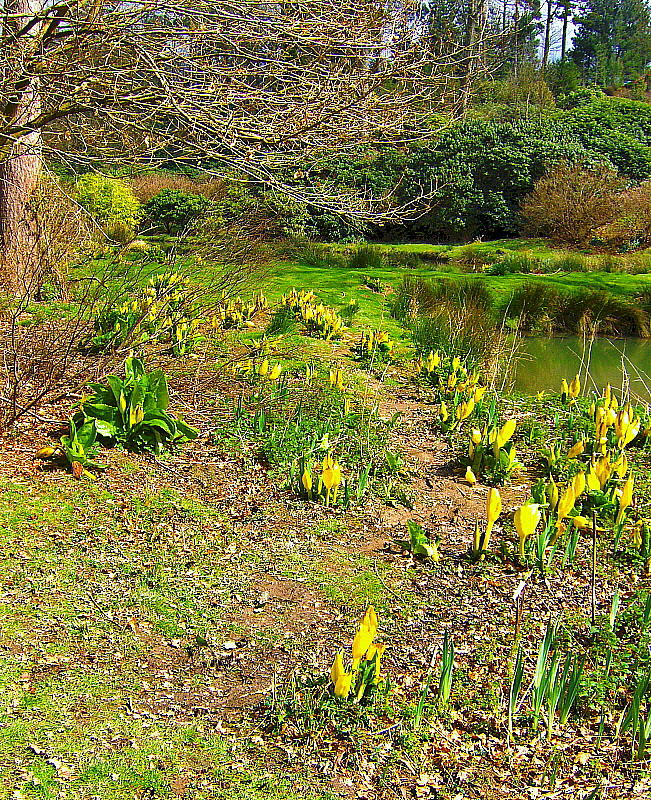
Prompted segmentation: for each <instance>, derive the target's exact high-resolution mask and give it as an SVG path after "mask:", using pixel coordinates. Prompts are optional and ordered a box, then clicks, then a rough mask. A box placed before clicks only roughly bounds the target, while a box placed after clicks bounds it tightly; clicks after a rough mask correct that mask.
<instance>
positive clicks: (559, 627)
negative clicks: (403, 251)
mask: <svg viewBox="0 0 651 800" xmlns="http://www.w3.org/2000/svg"><path fill="white" fill-rule="evenodd" d="M446 266H447V265H446ZM418 270H421V268H416V270H411V269H409V270H405V269H404V268H386V269H381V270H380V272H381V277H382V279H383V280H386V282H387V283H391V282H392V281H393V280H396V281H397V282H398V283H399V281H400V279H401V275H402V274H403V273H404V272H405V271H407V272H408V274H414V272H415V271H418ZM438 272H439V273H440V274H441V275H448V274H449V273H446V272H445V271H444V270H442V269H440V270H438ZM418 274H421V273H418ZM459 275H461V272H459ZM422 276H423V277H431V273H430V270H429V269H422ZM471 277H472V276H471ZM542 277H543V276H541V278H542ZM545 277H546V276H545ZM582 277H584V276H582ZM585 277H590V276H585ZM613 277H614V278H623V277H629V276H619V275H616V276H613ZM472 279H473V280H483V281H485V282H486V283H487V284H488V282H489V281H491V280H493V279H492V278H489V277H481V276H475V277H473V278H472ZM511 279H512V277H509V280H511ZM272 280H273V281H274V283H273V285H272V283H271V281H272ZM494 280H495V281H500V280H502V278H499V277H496V278H494ZM291 287H295V288H297V289H310V288H311V289H314V290H315V291H316V292H317V293H318V299H319V300H321V301H326V302H328V303H330V304H331V305H332V306H333V307H334V308H340V307H341V306H342V305H344V304H345V303H347V302H348V300H350V299H351V298H352V299H358V300H359V302H360V309H359V312H358V313H357V314H355V315H353V317H352V320H351V323H350V326H349V327H346V328H345V329H343V330H341V331H338V332H336V333H337V335H336V336H333V337H332V338H329V339H326V338H323V330H322V329H320V328H318V327H314V326H313V327H312V328H311V329H310V323H311V322H312V316H311V312H312V311H314V310H315V307H316V306H317V305H318V301H317V300H305V299H304V300H303V301H301V302H299V301H296V302H294V301H292V302H291V303H290V304H289V305H286V306H285V308H284V309H282V313H283V315H284V318H285V320H287V319H288V318H289V317H292V324H291V325H288V326H287V328H281V329H278V330H276V332H275V333H272V334H269V333H268V331H269V329H270V323H272V321H273V320H274V319H275V318H276V319H277V314H278V312H279V309H278V308H277V307H276V306H275V304H274V303H275V301H276V300H277V299H278V298H279V297H280V296H281V295H282V294H283V293H285V292H286V291H287V290H288V289H289V288H291ZM262 288H263V291H264V292H265V294H266V295H267V299H268V301H269V306H268V307H267V306H261V307H260V310H259V312H257V313H256V314H255V315H254V316H253V317H252V319H251V320H248V322H244V321H242V322H241V324H239V326H237V325H234V326H233V327H231V328H228V329H225V330H223V329H221V328H219V327H215V328H213V327H212V326H211V325H208V324H205V323H201V325H200V328H199V330H200V332H201V338H200V339H198V340H197V342H196V344H195V346H194V348H193V349H192V350H191V351H189V352H187V353H183V354H181V355H175V354H174V353H170V352H166V353H163V354H161V352H160V348H156V347H155V346H154V345H146V344H145V345H142V348H143V349H144V351H145V352H144V355H145V356H146V357H147V360H148V362H149V363H154V359H155V363H157V364H159V365H161V366H162V367H163V368H164V370H165V372H166V374H167V375H168V377H169V380H170V395H171V405H170V411H171V412H172V413H174V414H175V415H181V416H182V417H183V418H184V419H185V420H186V422H187V423H189V424H191V425H193V426H195V427H196V428H197V429H198V430H199V437H198V438H197V439H195V440H193V441H190V442H186V443H185V444H182V445H181V446H178V447H174V448H171V449H170V450H168V451H165V452H163V453H158V454H155V453H132V452H127V451H126V450H125V449H122V448H120V447H111V448H109V447H104V446H103V447H102V448H101V449H100V453H99V455H98V458H99V459H100V460H101V461H102V462H103V463H105V464H106V466H107V468H106V469H105V470H95V471H94V474H95V478H94V479H90V478H89V477H88V476H83V475H82V477H81V478H79V479H75V477H73V474H74V473H73V471H72V470H71V469H70V465H68V466H67V465H66V463H65V462H63V461H61V460H59V461H56V460H54V459H50V458H47V460H40V459H37V458H36V457H35V452H36V450H37V449H38V448H40V447H42V445H43V444H46V443H54V444H56V443H57V442H58V437H59V436H60V435H61V431H62V425H63V423H64V422H65V420H66V419H67V417H68V415H69V413H70V411H71V407H72V406H73V405H74V404H75V403H77V402H78V400H79V395H78V394H76V392H75V388H74V387H73V386H66V387H65V391H64V392H62V393H60V394H59V395H57V396H56V397H54V398H53V399H52V401H51V402H50V403H48V404H43V406H42V407H41V406H39V407H38V411H37V416H36V417H33V416H25V417H23V418H22V419H21V420H19V422H18V423H17V425H16V426H14V427H13V428H12V429H11V430H10V431H8V432H6V433H5V435H4V436H3V437H2V439H1V440H0V447H1V449H2V456H3V457H2V459H1V460H0V463H1V465H2V467H1V469H0V554H1V558H2V566H3V572H2V579H1V581H0V586H1V591H2V598H1V603H0V685H1V686H2V688H3V690H4V695H5V703H4V704H3V706H2V707H0V720H1V723H2V727H1V730H2V733H1V735H0V756H1V758H0V764H1V766H0V796H7V797H8V798H9V797H12V798H16V799H17V800H18V798H27V800H54V798H71V799H72V798H75V800H78V799H79V800H91V799H92V800H95V799H96V798H99V800H134V798H137V800H147V799H150V798H170V797H186V798H193V800H194V798H197V800H221V799H222V798H223V800H227V798H236V800H240V799H241V800H244V799H245V798H247V800H248V799H249V798H252V800H265V799H266V800H297V798H299V797H303V798H306V799H308V800H332V799H333V798H342V799H343V798H349V797H351V796H356V797H365V798H368V799H369V800H390V799H391V800H393V798H395V797H396V796H398V797H405V796H406V797H425V798H428V797H429V798H440V800H455V799H456V798H459V797H464V798H469V800H502V798H505V797H506V796H507V795H505V790H504V787H505V785H506V784H507V783H508V787H509V788H508V792H509V793H508V797H509V798H513V799H514V800H525V798H531V797H532V796H535V795H539V796H540V795H544V794H545V793H547V794H549V793H560V792H562V793H565V794H567V795H571V796H575V797H577V798H589V797H593V798H596V797H598V796H599V792H600V791H601V789H602V788H603V787H604V781H606V780H607V786H606V794H604V795H603V796H604V797H608V798H609V800H614V799H615V798H617V800H624V798H629V797H630V796H632V793H633V792H634V793H636V794H637V795H640V796H644V792H646V791H647V788H646V787H647V786H648V763H649V748H648V744H647V738H645V734H644V731H645V730H646V728H647V726H648V725H651V723H649V722H648V720H649V719H651V686H650V685H649V684H648V682H647V684H646V685H645V683H644V681H645V676H646V675H647V674H648V670H649V668H650V667H651V662H650V661H649V649H648V644H649V641H650V637H651V599H650V598H651V580H650V578H649V574H650V571H651V532H650V531H649V530H648V527H649V526H648V520H649V518H650V517H651V482H650V479H649V475H650V472H649V469H650V467H651V460H650V452H651V451H650V449H649V447H650V444H649V441H650V440H651V430H650V429H651V419H649V416H648V411H647V410H646V409H644V408H631V409H625V410H626V418H625V417H624V415H623V412H622V411H621V409H622V406H623V405H624V401H625V399H626V398H625V396H621V394H620V392H619V391H618V392H617V396H618V397H619V400H618V402H617V403H614V402H613V400H612V396H611V397H609V398H607V397H601V398H599V397H595V396H593V395H591V394H590V393H589V392H588V391H587V390H586V388H585V386H580V387H577V386H576V385H575V384H573V383H570V385H569V386H568V387H566V389H565V390H564V391H563V396H562V395H561V393H560V391H559V390H560V388H561V387H558V389H556V388H555V389H554V390H553V391H550V392H546V393H544V394H542V395H541V396H539V397H536V396H533V397H529V398H519V397H512V396H508V395H504V394H501V393H495V392H492V391H491V390H490V389H486V388H485V386H486V382H485V378H486V376H484V375H481V374H476V373H475V365H474V364H473V365H472V366H471V365H470V363H464V362H463V360H459V361H458V362H457V361H455V360H454V359H453V358H452V357H451V355H452V354H451V353H448V352H445V351H442V352H441V353H440V354H439V356H440V360H438V361H437V359H435V358H432V360H430V361H428V360H427V358H425V359H423V360H422V361H420V362H419V361H417V360H415V359H414V357H413V351H412V350H411V349H409V348H407V347H404V348H399V347H397V348H394V349H393V350H392V349H391V347H390V346H389V345H388V344H387V343H386V342H385V341H384V340H377V341H376V343H375V345H374V346H373V347H371V349H370V351H369V350H368V349H366V350H364V349H363V348H361V349H360V348H357V349H352V348H353V347H354V346H355V345H356V344H358V343H359V340H360V337H361V335H362V332H363V330H364V329H365V328H366V326H367V325H369V324H372V325H373V326H374V327H382V328H385V329H390V330H392V331H394V330H395V331H396V336H397V335H398V334H399V333H400V330H401V329H400V325H399V322H398V320H397V319H396V318H394V317H391V318H389V317H388V316H387V310H386V305H385V297H384V296H383V295H382V294H381V293H377V292H373V291H372V290H371V289H369V288H365V287H363V286H362V283H361V277H360V276H359V275H358V274H356V273H355V274H351V270H348V271H347V272H344V271H343V270H342V271H341V272H335V273H333V272H332V271H331V268H328V267H320V268H317V267H314V266H311V267H310V266H309V265H306V264H301V263H298V262H295V261H293V262H291V263H287V270H286V271H283V272H281V271H280V270H278V271H276V272H274V273H273V277H272V278H270V279H268V280H267V285H266V286H264V287H262ZM393 288H394V290H395V288H396V285H395V284H394V285H393ZM387 296H388V297H391V296H392V294H391V293H390V292H389V291H388V290H387ZM48 308H49V310H50V312H54V311H55V310H56V306H54V305H52V306H51V307H50V306H48ZM307 312H310V313H307ZM187 313H190V311H189V309H188V310H187ZM52 318H55V317H54V316H53V313H50V314H43V316H42V317H40V318H37V319H35V320H33V321H32V325H33V326H35V327H36V326H38V325H39V324H41V322H40V321H39V320H41V321H42V320H51V319H52ZM249 323H250V324H249ZM265 332H267V333H266V334H265ZM400 335H401V336H402V337H403V341H404V342H405V343H407V342H411V335H410V334H407V333H406V332H404V331H403V332H402V333H400ZM84 357H85V358H88V359H92V358H93V357H94V356H93V354H92V353H90V354H89V353H86V354H85V355H84ZM435 362H436V363H435ZM274 367H279V370H278V371H277V372H275V373H274V371H273V370H274ZM116 371H120V367H119V366H116ZM103 377H104V376H102V379H103ZM566 377H567V379H568V381H570V380H571V378H572V377H573V376H571V375H568V376H566ZM570 388H571V391H570ZM471 398H472V403H471V402H469V401H470V399H471ZM593 404H595V405H596V406H600V407H602V408H603V409H604V411H606V410H607V411H608V412H610V411H612V412H613V413H612V414H610V413H609V415H608V418H607V419H608V424H607V426H606V429H605V430H601V429H600V428H598V424H597V423H596V422H595V420H597V419H598V418H599V419H601V418H600V417H599V415H598V414H597V413H596V410H595V408H593V407H592V406H593ZM606 405H607V408H606ZM620 414H621V415H620ZM57 423H58V424H57ZM477 431H478V432H479V434H477ZM579 444H580V445H581V446H580V447H579V446H577V445H579ZM473 448H474V449H473ZM604 449H605V451H606V452H605V453H604V452H603V450H604ZM622 454H623V455H624V456H625V458H623V457H622ZM328 457H330V458H332V459H333V463H331V464H330V466H328V463H329V462H328V461H327V459H328ZM335 461H336V469H337V470H339V473H338V474H339V483H337V484H336V485H335V483H336V481H334V470H335V466H334V462H335ZM469 468H470V470H471V472H472V476H469V474H468V469H469ZM328 470H330V472H328ZM593 473H594V474H593ZM606 473H607V474H606ZM581 474H583V475H584V477H585V479H586V481H587V480H588V479H589V480H590V485H589V486H587V488H586V487H585V486H584V487H583V488H582V491H580V492H579V491H578V489H577V491H576V493H575V494H573V495H572V496H571V497H569V495H567V493H568V491H569V488H570V486H572V487H574V486H575V485H576V484H575V480H578V481H579V482H580V480H581V479H580V478H579V479H577V476H580V475H581ZM324 476H325V477H324ZM629 480H630V481H631V483H630V484H629V483H628V481H629ZM326 481H327V482H331V481H333V483H331V487H332V486H334V490H333V491H331V487H329V486H327V485H326ZM595 481H596V482H595ZM627 486H628V488H627ZM629 489H630V493H629V494H626V493H625V492H627V493H628V492H629ZM496 490H497V491H499V493H500V494H499V498H500V507H499V508H497V506H496V505H495V502H494V501H495V498H496V494H495V491H496ZM629 495H630V496H629ZM563 498H566V499H565V500H563ZM568 498H569V499H568ZM627 498H628V499H627ZM570 499H571V500H572V502H571V503H570V502H569V500H570ZM529 500H533V501H534V504H535V505H536V506H537V510H538V511H540V518H539V519H538V522H537V525H536V526H535V528H534V529H533V530H530V531H529V533H528V535H527V536H524V537H523V536H521V535H520V530H519V528H518V527H517V525H516V523H515V516H514V512H516V511H517V510H518V509H520V508H521V507H522V506H523V504H525V503H526V502H527V501H529ZM561 502H562V503H563V505H561ZM593 513H594V514H595V519H596V522H597V530H596V533H597V535H596V537H594V539H593V536H592V531H591V530H590V523H591V521H592V518H593V516H592V515H593ZM491 520H492V521H491ZM584 520H587V526H586V524H584ZM489 526H490V528H489ZM479 534H480V536H479V537H478V535H479ZM593 565H594V572H593ZM514 598H515V599H514ZM369 604H372V605H373V606H374V607H375V609H376V611H377V615H378V618H379V631H378V632H377V633H376V635H377V641H378V642H381V643H383V644H386V652H385V653H384V655H382V661H381V665H380V666H381V669H380V677H379V679H378V680H379V683H378V684H377V685H375V684H371V688H370V690H369V692H368V693H362V701H361V702H355V701H354V700H353V696H352V695H348V697H347V698H345V697H337V696H336V684H334V683H332V681H331V667H332V665H333V661H334V659H335V656H336V654H337V653H338V652H339V651H342V652H343V664H344V667H345V669H348V668H351V669H352V665H351V656H352V654H353V653H352V651H351V646H352V643H353V641H354V640H355V639H354V637H356V632H357V631H358V626H359V621H360V619H361V618H362V617H363V615H364V612H365V611H366V609H367V607H368V605H369ZM550 620H551V622H552V623H553V629H550V628H549V627H548V623H549V622H550ZM546 631H547V632H548V637H549V641H550V643H551V644H550V650H549V652H548V653H547V656H546V657H545V658H544V659H542V662H541V663H542V664H543V666H544V668H545V670H546V672H545V673H544V675H543V676H542V677H544V676H545V675H547V677H549V674H550V672H549V671H550V670H552V669H553V670H556V671H558V670H560V672H561V673H562V674H565V673H567V674H569V671H570V668H571V669H572V670H574V671H575V675H576V674H578V678H576V686H577V691H576V693H574V694H572V693H571V692H570V695H571V696H570V695H568V684H567V680H564V681H561V678H559V684H558V685H562V687H563V689H562V693H561V696H560V697H555V695H554V693H553V692H550V691H547V690H545V691H546V693H542V690H541V692H539V693H538V694H536V692H535V691H534V688H533V687H535V680H536V679H535V678H534V676H535V674H536V673H535V670H536V663H537V662H538V661H539V659H540V658H541V656H539V654H540V652H541V643H542V642H544V641H545V639H544V636H545V632H546ZM361 638H363V637H361ZM357 641H358V646H361V645H359V641H360V640H359V639H357ZM451 643H452V644H453V646H454V653H453V654H452V656H451V653H452V650H451ZM365 653H366V654H367V655H368V653H369V651H368V650H365ZM568 658H570V660H569V661H568ZM361 663H363V664H367V662H366V661H363V662H361ZM376 664H377V662H376ZM520 670H521V672H520ZM576 670H579V672H578V673H576ZM351 674H352V673H351ZM357 674H358V672H355V675H357ZM369 674H370V673H369ZM373 674H375V673H374V670H373ZM554 674H558V673H557V672H555V673H554ZM517 675H521V681H520V683H519V684H518V686H516V687H515V688H514V676H517ZM356 680H357V678H356ZM545 685H547V686H556V683H555V682H554V681H551V683H550V682H549V681H547V683H546V684H545ZM640 687H642V688H640ZM344 694H345V693H344ZM636 697H637V700H636V699H635V698H636ZM510 698H511V699H510ZM513 698H515V699H513ZM534 698H537V699H536V700H534ZM536 703H538V705H536ZM554 703H556V704H557V705H554ZM631 709H633V711H634V712H635V714H636V718H635V724H634V725H632V723H631V722H629V723H627V725H626V726H623V725H619V724H618V723H619V720H621V719H624V718H627V717H630V718H631V719H632V712H631ZM566 712H567V713H566ZM629 712H631V713H629ZM640 726H642V727H640Z"/></svg>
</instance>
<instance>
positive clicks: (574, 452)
mask: <svg viewBox="0 0 651 800" xmlns="http://www.w3.org/2000/svg"><path fill="white" fill-rule="evenodd" d="M584 450H585V442H584V441H583V439H581V440H579V441H578V442H577V443H576V444H575V445H573V446H572V447H570V449H569V450H568V452H567V457H568V458H576V457H577V456H580V455H581V453H582V452H583V451H584Z"/></svg>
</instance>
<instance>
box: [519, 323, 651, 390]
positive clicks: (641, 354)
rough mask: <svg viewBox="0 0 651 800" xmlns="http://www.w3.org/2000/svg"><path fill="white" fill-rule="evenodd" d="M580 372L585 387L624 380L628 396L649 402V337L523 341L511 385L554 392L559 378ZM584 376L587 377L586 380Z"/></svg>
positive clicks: (650, 345) (614, 384)
mask: <svg viewBox="0 0 651 800" xmlns="http://www.w3.org/2000/svg"><path fill="white" fill-rule="evenodd" d="M577 373H580V375H581V379H582V383H583V384H584V385H585V386H586V387H587V388H588V389H595V388H596V389H598V390H599V391H601V389H603V387H604V386H605V385H606V384H607V383H610V384H612V385H613V386H616V387H621V386H622V382H623V381H628V383H629V385H630V391H631V394H632V395H635V396H636V397H638V398H639V399H641V400H644V401H645V402H649V401H651V339H596V340H595V341H594V342H592V343H589V342H588V343H586V342H584V341H583V339H579V338H578V337H563V338H554V339H546V338H538V337H531V338H527V339H525V340H524V341H523V345H522V349H521V353H520V359H519V360H518V362H517V363H516V365H515V366H514V380H515V388H516V389H517V390H519V391H521V392H524V393H526V394H533V393H534V392H538V391H541V390H543V389H544V390H546V391H550V390H553V391H558V389H559V386H560V383H561V380H562V379H563V378H567V379H568V380H569V379H570V378H572V377H574V375H576V374H577ZM586 375H587V379H586Z"/></svg>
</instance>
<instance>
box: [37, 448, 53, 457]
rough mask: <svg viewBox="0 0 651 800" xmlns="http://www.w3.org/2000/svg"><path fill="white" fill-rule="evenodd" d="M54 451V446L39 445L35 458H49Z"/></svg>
mask: <svg viewBox="0 0 651 800" xmlns="http://www.w3.org/2000/svg"><path fill="white" fill-rule="evenodd" d="M55 453H56V447H52V446H50V445H46V446H45V447H41V449H40V450H39V451H38V452H37V453H36V458H50V456H53V455H54V454H55Z"/></svg>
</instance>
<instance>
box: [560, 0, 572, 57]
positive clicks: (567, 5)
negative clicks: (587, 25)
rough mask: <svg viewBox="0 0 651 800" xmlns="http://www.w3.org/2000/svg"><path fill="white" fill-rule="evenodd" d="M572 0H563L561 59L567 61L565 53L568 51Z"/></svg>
mask: <svg viewBox="0 0 651 800" xmlns="http://www.w3.org/2000/svg"><path fill="white" fill-rule="evenodd" d="M571 7H572V6H571V2H570V0H564V2H563V35H562V38H561V61H565V54H566V53H567V33H568V30H567V29H568V26H569V21H570V11H571Z"/></svg>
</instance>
